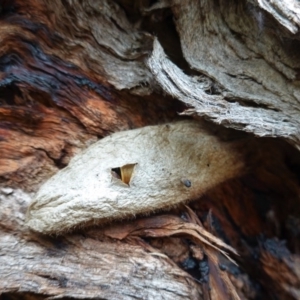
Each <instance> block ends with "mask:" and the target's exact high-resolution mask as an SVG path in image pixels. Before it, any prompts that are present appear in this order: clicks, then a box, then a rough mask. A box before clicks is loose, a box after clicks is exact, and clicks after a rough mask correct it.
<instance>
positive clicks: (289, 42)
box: [148, 0, 300, 147]
mask: <svg viewBox="0 0 300 300" xmlns="http://www.w3.org/2000/svg"><path fill="white" fill-rule="evenodd" d="M252 2H253V1H252ZM258 2H259V3H260V5H262V6H263V7H264V8H265V7H266V5H267V2H268V1H258ZM279 2H282V4H281V5H279ZM161 6H162V3H160V5H159V4H156V5H154V6H153V7H152V8H151V9H150V11H155V9H157V8H160V7H161ZM164 6H169V7H170V8H171V9H172V11H173V13H174V22H175V25H176V29H177V31H178V34H179V38H180V43H181V47H182V51H183V55H184V57H185V59H186V61H187V62H188V64H189V66H190V67H191V68H192V69H193V70H196V71H198V72H200V73H201V74H205V75H206V76H208V77H209V78H210V79H204V77H201V78H199V79H198V80H199V81H200V82H201V81H206V82H208V83H209V84H208V86H207V85H206V86H204V87H203V86H201V84H199V82H197V78H196V77H189V76H187V75H185V74H184V73H183V72H182V70H180V69H179V68H178V67H177V66H176V65H174V64H172V63H171V62H170V61H169V60H168V59H167V58H166V57H164V55H163V54H162V52H163V49H162V48H161V47H159V43H158V42H157V41H156V42H154V51H153V53H152V56H151V59H150V60H149V61H148V64H149V66H150V69H151V70H152V73H153V75H154V77H155V78H156V79H157V80H158V82H159V83H160V85H161V87H162V89H163V90H164V91H166V92H167V93H169V94H170V95H172V96H173V97H175V98H177V99H181V100H182V101H183V102H185V103H187V104H188V105H190V106H192V107H193V108H194V111H193V110H191V111H189V112H188V114H191V113H192V112H193V113H194V114H198V115H200V116H202V117H206V118H207V119H209V120H212V121H214V122H216V123H219V124H222V125H225V126H228V127H232V128H235V129H239V130H244V131H248V132H253V133H255V134H256V135H258V136H273V137H284V138H286V139H287V140H289V141H290V142H291V143H292V144H294V145H295V146H297V147H299V136H300V132H299V125H300V124H299V117H300V109H299V107H300V106H299V103H300V87H299V77H298V76H299V75H298V71H299V67H300V58H299V55H297V53H298V51H297V49H298V46H297V43H296V42H295V39H297V35H293V33H296V32H295V28H294V27H293V28H294V29H292V28H290V29H291V31H292V33H288V32H286V30H285V29H283V28H282V27H281V25H279V24H278V23H276V21H275V20H274V19H272V17H270V16H269V15H267V13H265V12H264V11H262V10H261V9H260V8H259V7H258V6H257V5H253V4H251V2H246V1H239V2H237V1H219V3H218V4H217V3H216V2H214V1H210V0H203V1H197V0H191V1H164ZM268 7H273V8H274V7H277V8H276V12H275V11H273V10H272V12H273V13H274V14H275V17H276V16H277V17H278V16H279V14H281V13H282V14H281V17H280V20H283V19H284V20H286V25H287V22H293V24H298V23H297V22H299V19H298V18H299V16H298V15H297V13H298V11H299V5H297V4H296V3H295V1H272V4H269V6H268ZM292 9H294V10H292ZM291 15H293V16H294V17H292V16H291ZM296 16H297V17H296ZM201 90H203V92H201ZM205 93H206V94H208V95H204V94H205ZM209 94H213V95H214V96H209ZM192 99H193V100H192ZM209 99H210V101H208V100H209Z"/></svg>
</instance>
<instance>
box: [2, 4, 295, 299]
mask: <svg viewBox="0 0 300 300" xmlns="http://www.w3.org/2000/svg"><path fill="white" fill-rule="evenodd" d="M299 27H300V6H299V4H298V2H297V1H296V0H285V1H280V0H274V1H266V0H243V1H234V0H213V1H212V0H201V1H199V0H184V1H180V0H161V1H147V0H143V1H142V0H136V1H128V0H114V1H109V0H101V1H100V0H97V1H94V0H87V1H71V0H64V1H63V0H53V1H46V0H40V1H36V0H27V1H21V0H13V1H8V0H7V1H6V0H0V40H1V44H0V295H1V294H2V295H3V297H6V298H5V299H15V298H18V297H23V298H28V299H31V298H34V299H39V298H42V299H43V298H47V297H50V298H51V299H54V298H64V297H72V298H78V299H84V298H87V299H96V298H97V299H258V298H263V299H272V298H275V297H277V298H278V299H299V298H300V244H299V240H300V239H299V237H300V225H299V224H300V217H299V216H300V204H299V203H300V200H299V195H300V193H299V192H300V189H299V182H300V171H299V170H300V154H299V149H300V130H299V128H300V127H299V125H300V124H299V120H300V118H299V116H300V112H299V110H300V109H299V108H300V106H299V102H300V88H299V78H300V76H299V70H300V56H299V54H298V53H299V36H300V35H299ZM192 117H193V118H194V119H196V120H198V122H199V124H200V123H201V126H203V127H205V128H206V130H207V132H209V134H211V135H214V136H215V137H216V138H217V139H219V140H220V143H231V142H232V141H238V143H239V145H240V146H239V147H240V148H237V149H236V150H238V151H240V153H242V155H241V156H239V157H237V160H238V161H239V160H241V161H242V162H243V165H244V169H243V172H239V174H238V175H236V176H235V177H234V178H231V177H230V178H229V177H228V178H226V180H224V181H223V182H222V183H220V184H217V185H215V186H214V187H213V188H210V189H209V190H208V191H206V192H205V194H204V195H202V194H201V195H200V194H199V197H198V199H197V200H196V201H193V202H191V203H190V208H189V207H186V206H184V204H182V205H178V206H177V207H175V208H174V207H171V208H172V209H171V210H170V207H167V208H166V209H167V210H168V211H167V210H166V209H164V210H163V211H159V212H154V211H148V212H146V214H149V215H151V216H146V217H145V215H143V216H138V217H137V219H136V220H116V222H112V223H111V224H108V225H105V226H100V227H99V226H94V227H89V228H84V227H83V228H79V229H78V230H76V231H74V232H69V233H66V234H63V235H60V236H56V235H53V236H46V235H41V234H37V233H35V232H33V231H30V230H29V229H28V228H27V227H26V226H25V223H24V222H25V217H26V210H27V208H28V206H29V204H30V202H31V201H32V199H33V198H34V194H35V192H36V191H37V190H38V189H39V188H40V186H41V185H42V184H43V183H44V182H45V181H46V180H47V179H48V178H50V177H51V176H52V175H54V174H55V173H57V172H58V171H59V170H60V169H63V168H64V167H66V166H67V165H68V164H69V161H70V159H71V158H72V157H73V156H74V155H76V154H78V153H81V151H82V150H83V149H84V148H86V147H88V146H90V145H91V144H93V143H95V142H96V141H97V140H99V139H101V138H103V137H105V136H108V135H110V134H112V133H114V132H118V131H123V130H127V129H134V128H140V127H144V126H147V125H156V124H162V123H167V122H173V121H177V120H180V119H182V118H192ZM225 127H226V128H225ZM240 141H247V142H240ZM128 143H130V141H128ZM211 149H212V150H211V151H213V146H212V147H211ZM199 153H200V154H201V149H199ZM200 154H199V155H200ZM99 155H101V154H100V153H99ZM175 163H176V162H174V164H175ZM223 167H226V168H229V169H230V168H232V169H233V166H232V167H231V166H230V165H229V166H228V165H226V166H223ZM229 171H230V170H229ZM229 171H228V172H229ZM87 198H88V197H87ZM225 251H229V252H230V253H231V254H230V253H229V254H226V253H225ZM235 251H237V252H238V254H239V256H237V255H235V254H234V253H235ZM233 261H235V263H236V264H235V263H234V262H233Z"/></svg>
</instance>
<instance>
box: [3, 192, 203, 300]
mask: <svg viewBox="0 0 300 300" xmlns="http://www.w3.org/2000/svg"><path fill="white" fill-rule="evenodd" d="M9 193H10V194H9V195H7V190H6V191H5V190H4V192H3V191H2V192H1V193H0V219H1V226H5V227H4V228H3V227H2V229H1V232H0V294H1V293H4V292H18V293H21V292H23V293H28V292H32V293H36V294H44V295H47V296H51V298H52V299H58V298H61V297H66V296H68V297H74V298H79V299H80V298H93V299H94V298H97V299H99V298H101V299H116V300H117V299H153V300H154V299H170V300H172V299H201V291H200V289H199V285H198V284H197V283H196V282H195V281H194V280H193V279H192V278H191V277H190V276H189V275H188V274H187V273H185V272H184V271H183V270H181V269H180V268H178V267H177V266H176V265H175V264H173V263H171V262H170V260H168V259H167V258H166V257H165V256H163V255H161V256H159V255H156V254H155V253H154V254H152V253H147V252H146V251H145V250H144V249H143V248H142V247H139V246H131V245H129V244H126V243H122V242H118V241H115V240H113V239H106V240H105V239H104V240H103V239H102V240H101V238H99V237H98V239H97V236H96V235H95V231H94V233H93V234H90V235H89V233H88V232H86V233H85V234H84V235H80V234H74V235H67V236H64V237H62V238H59V239H58V238H49V237H43V236H40V235H36V234H31V233H30V232H29V231H28V230H27V227H26V226H24V220H25V211H26V209H27V206H28V204H29V201H30V198H31V195H29V194H26V193H24V192H22V191H21V190H13V189H11V190H10V191H9ZM13 233H17V234H13ZM99 236H100V237H101V234H100V232H99Z"/></svg>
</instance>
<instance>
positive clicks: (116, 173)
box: [111, 163, 136, 185]
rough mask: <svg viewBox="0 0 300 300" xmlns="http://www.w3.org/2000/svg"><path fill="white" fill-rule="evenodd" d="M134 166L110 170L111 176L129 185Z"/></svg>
mask: <svg viewBox="0 0 300 300" xmlns="http://www.w3.org/2000/svg"><path fill="white" fill-rule="evenodd" d="M135 165H136V163H135V164H127V165H124V166H122V167H118V168H112V169H111V175H112V176H113V177H115V178H117V179H120V180H122V181H123V182H124V183H125V184H127V185H129V183H130V180H131V177H132V174H133V171H134V167H135Z"/></svg>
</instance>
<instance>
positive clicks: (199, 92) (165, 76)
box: [147, 40, 299, 147]
mask: <svg viewBox="0 0 300 300" xmlns="http://www.w3.org/2000/svg"><path fill="white" fill-rule="evenodd" d="M147 63H148V66H149V68H150V70H151V72H152V73H153V75H154V76H155V78H156V80H157V81H158V83H159V84H160V86H161V87H162V89H163V90H164V91H165V92H167V93H168V94H169V95H171V96H173V97H174V98H176V99H179V100H181V101H183V102H184V103H186V104H187V105H188V106H190V107H191V108H190V109H188V110H186V111H185V112H183V114H185V115H198V116H201V117H204V118H206V119H208V120H211V121H213V122H215V123H218V124H222V125H224V126H226V127H230V128H234V129H239V130H244V131H247V132H251V133H254V134H256V135H257V136H271V137H284V138H285V139H287V140H288V141H289V142H291V143H292V144H294V145H295V146H297V147H298V146H299V121H298V119H296V118H293V117H291V115H288V114H287V113H286V112H283V111H276V110H273V109H270V108H269V109H268V108H260V107H250V106H243V105H241V104H240V103H239V102H229V101H227V100H226V99H225V98H224V97H223V96H221V95H209V94H207V93H206V92H205V91H204V90H203V86H202V85H201V84H199V83H198V81H197V78H193V77H190V76H187V75H186V74H184V73H183V71H182V70H180V69H179V68H178V67H177V66H176V65H175V64H173V63H172V62H171V61H170V60H169V59H168V58H167V56H166V55H165V53H164V51H163V49H162V47H161V45H160V44H159V42H158V41H157V40H155V41H154V49H153V52H152V55H151V57H150V58H149V60H148V62H147ZM205 88H206V89H207V85H206V86H205Z"/></svg>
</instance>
